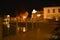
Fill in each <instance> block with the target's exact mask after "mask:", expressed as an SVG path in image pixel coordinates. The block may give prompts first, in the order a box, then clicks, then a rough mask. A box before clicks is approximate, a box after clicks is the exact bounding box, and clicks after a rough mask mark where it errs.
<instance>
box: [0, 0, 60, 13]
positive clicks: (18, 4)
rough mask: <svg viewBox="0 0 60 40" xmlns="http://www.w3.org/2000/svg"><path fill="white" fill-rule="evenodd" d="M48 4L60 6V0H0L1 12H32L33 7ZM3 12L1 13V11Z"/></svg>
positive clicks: (38, 8) (38, 7)
mask: <svg viewBox="0 0 60 40" xmlns="http://www.w3.org/2000/svg"><path fill="white" fill-rule="evenodd" d="M46 6H60V1H59V0H20V1H18V0H12V1H11V0H10V1H9V0H5V1H3V0H2V1H0V12H3V13H4V14H8V13H9V14H13V13H14V12H16V11H19V12H20V11H23V10H28V12H29V13H31V11H32V9H36V10H40V9H42V8H43V7H46ZM0 14H1V13H0Z"/></svg>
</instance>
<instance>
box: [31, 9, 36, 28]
mask: <svg viewBox="0 0 60 40" xmlns="http://www.w3.org/2000/svg"><path fill="white" fill-rule="evenodd" d="M36 12H37V11H36V10H35V9H33V11H32V17H31V18H32V29H33V21H35V20H36V19H35V20H33V18H34V14H35V13H36Z"/></svg>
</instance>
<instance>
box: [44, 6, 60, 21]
mask: <svg viewBox="0 0 60 40" xmlns="http://www.w3.org/2000/svg"><path fill="white" fill-rule="evenodd" d="M43 11H44V19H53V18H55V19H56V20H58V19H59V18H60V7H45V8H43Z"/></svg>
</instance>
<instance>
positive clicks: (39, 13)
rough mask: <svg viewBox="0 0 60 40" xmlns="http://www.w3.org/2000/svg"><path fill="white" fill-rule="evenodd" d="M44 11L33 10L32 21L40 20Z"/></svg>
mask: <svg viewBox="0 0 60 40" xmlns="http://www.w3.org/2000/svg"><path fill="white" fill-rule="evenodd" d="M42 15H43V11H36V12H32V15H31V20H32V21H35V22H36V21H40V20H41V19H42V18H43V17H42Z"/></svg>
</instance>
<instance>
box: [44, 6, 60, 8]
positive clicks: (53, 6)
mask: <svg viewBox="0 0 60 40" xmlns="http://www.w3.org/2000/svg"><path fill="white" fill-rule="evenodd" d="M51 7H54V8H55V7H60V6H47V7H44V8H51Z"/></svg>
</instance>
